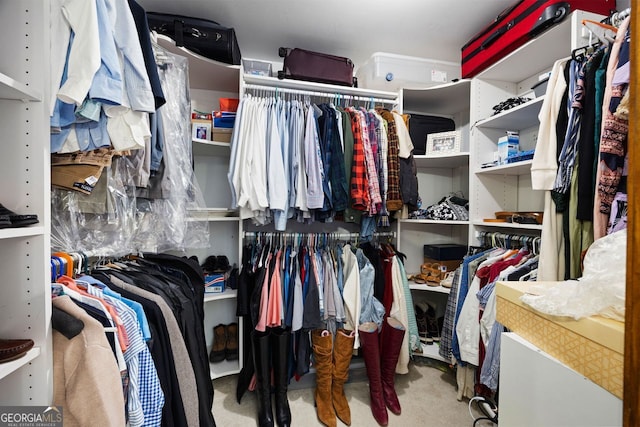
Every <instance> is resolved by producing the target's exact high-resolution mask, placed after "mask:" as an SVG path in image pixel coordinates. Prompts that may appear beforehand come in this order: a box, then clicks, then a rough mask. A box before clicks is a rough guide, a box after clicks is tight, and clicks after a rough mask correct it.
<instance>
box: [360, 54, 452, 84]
mask: <svg viewBox="0 0 640 427" xmlns="http://www.w3.org/2000/svg"><path fill="white" fill-rule="evenodd" d="M356 77H357V78H358V87H361V88H365V89H378V90H386V91H391V92H394V91H397V90H399V89H400V88H405V89H420V88H425V87H430V86H435V85H440V84H444V83H449V82H451V81H452V80H454V79H459V78H460V64H459V63H456V62H447V61H439V60H436V59H426V58H418V57H415V56H405V55H396V54H393V53H385V52H376V53H374V54H373V55H371V58H369V59H368V60H366V61H365V62H364V64H362V65H361V66H360V67H359V68H358V70H357V71H356Z"/></svg>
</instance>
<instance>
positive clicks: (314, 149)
mask: <svg viewBox="0 0 640 427" xmlns="http://www.w3.org/2000/svg"><path fill="white" fill-rule="evenodd" d="M304 153H305V159H304V160H305V168H306V172H307V206H308V208H309V209H321V208H322V206H323V204H324V191H323V189H322V183H323V181H324V175H323V170H324V169H323V168H324V167H323V164H322V152H321V151H320V139H319V136H318V130H317V123H316V112H315V109H314V108H312V107H310V108H309V109H308V111H307V121H306V125H305V135H304Z"/></svg>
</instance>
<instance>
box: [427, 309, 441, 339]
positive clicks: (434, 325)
mask: <svg viewBox="0 0 640 427" xmlns="http://www.w3.org/2000/svg"><path fill="white" fill-rule="evenodd" d="M426 304H427V309H426V310H425V319H426V322H427V333H428V334H429V336H431V338H432V339H433V340H434V341H435V342H440V327H439V324H438V318H437V317H436V305H435V304H432V303H430V302H427V303H426Z"/></svg>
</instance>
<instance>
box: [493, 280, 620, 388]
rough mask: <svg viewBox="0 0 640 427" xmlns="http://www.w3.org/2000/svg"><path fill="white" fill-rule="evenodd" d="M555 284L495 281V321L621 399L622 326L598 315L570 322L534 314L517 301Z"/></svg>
mask: <svg viewBox="0 0 640 427" xmlns="http://www.w3.org/2000/svg"><path fill="white" fill-rule="evenodd" d="M556 284H557V282H498V283H497V284H496V320H497V321H498V322H500V323H502V324H503V325H504V326H506V327H507V328H509V329H510V330H511V331H513V332H515V333H516V334H518V335H519V336H521V337H522V338H524V339H525V340H527V341H529V342H530V343H532V344H533V345H535V346H536V347H538V348H540V349H541V350H543V351H544V352H546V353H548V354H549V355H551V356H552V357H555V358H556V359H558V360H559V361H560V362H562V363H564V364H565V365H567V366H568V367H570V368H571V369H573V370H574V371H576V372H579V373H580V374H582V375H584V376H585V377H587V378H588V379H590V380H591V381H593V382H594V383H596V384H598V385H599V386H601V387H602V388H604V389H605V390H608V391H609V392H610V393H612V394H613V395H615V396H617V397H619V398H621V399H622V390H623V362H624V323H623V322H618V321H615V320H612V319H607V318H604V317H600V316H591V317H586V318H582V319H580V320H574V319H572V318H568V317H559V316H550V315H547V314H543V313H540V312H538V311H535V310H534V309H532V308H531V307H529V306H527V305H525V304H524V303H523V302H522V301H520V296H521V295H522V294H523V293H525V292H527V290H528V289H529V288H531V287H532V286H537V285H542V286H553V285H556Z"/></svg>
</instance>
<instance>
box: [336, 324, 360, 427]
mask: <svg viewBox="0 0 640 427" xmlns="http://www.w3.org/2000/svg"><path fill="white" fill-rule="evenodd" d="M354 340H355V334H354V332H353V331H347V330H346V329H338V331H337V332H336V339H335V341H334V343H333V383H332V384H331V394H332V395H333V409H335V411H336V415H337V416H338V418H340V421H342V422H343V423H345V424H346V425H348V426H350V425H351V409H350V408H349V402H348V401H347V397H346V396H345V395H344V384H345V383H346V382H347V380H348V379H349V364H350V363H351V356H352V355H353V342H354Z"/></svg>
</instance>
